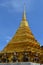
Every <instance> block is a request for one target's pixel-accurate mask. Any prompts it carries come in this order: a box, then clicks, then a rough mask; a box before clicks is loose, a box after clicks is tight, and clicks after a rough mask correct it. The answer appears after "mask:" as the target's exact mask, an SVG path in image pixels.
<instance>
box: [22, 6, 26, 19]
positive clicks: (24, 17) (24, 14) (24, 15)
mask: <svg viewBox="0 0 43 65" xmlns="http://www.w3.org/2000/svg"><path fill="white" fill-rule="evenodd" d="M22 20H26V11H25V5H24V12H23V18H22Z"/></svg>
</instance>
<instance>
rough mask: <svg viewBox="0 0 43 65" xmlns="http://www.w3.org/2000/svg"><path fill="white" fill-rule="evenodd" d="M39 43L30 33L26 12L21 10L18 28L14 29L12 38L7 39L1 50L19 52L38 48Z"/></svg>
mask: <svg viewBox="0 0 43 65" xmlns="http://www.w3.org/2000/svg"><path fill="white" fill-rule="evenodd" d="M39 47H40V45H39V43H38V42H37V40H36V39H35V37H34V35H33V34H32V32H31V30H30V27H29V26H28V22H27V19H26V12H25V10H24V12H23V18H22V21H21V23H20V26H19V28H18V30H17V31H16V33H15V35H14V36H13V38H12V39H11V40H10V41H9V43H8V44H7V46H6V47H5V48H4V49H3V52H10V51H11V52H12V51H16V52H20V51H24V50H29V49H30V50H31V49H34V48H35V49H36V48H39Z"/></svg>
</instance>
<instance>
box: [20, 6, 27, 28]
mask: <svg viewBox="0 0 43 65" xmlns="http://www.w3.org/2000/svg"><path fill="white" fill-rule="evenodd" d="M24 26H28V22H27V20H26V10H25V5H24V11H23V17H22V21H21V23H20V27H24Z"/></svg>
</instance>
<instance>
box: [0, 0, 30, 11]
mask: <svg viewBox="0 0 43 65" xmlns="http://www.w3.org/2000/svg"><path fill="white" fill-rule="evenodd" d="M24 3H25V5H26V8H29V7H30V4H31V0H5V1H4V2H2V3H0V6H2V7H7V8H8V9H9V10H16V11H21V10H22V9H23V8H24Z"/></svg>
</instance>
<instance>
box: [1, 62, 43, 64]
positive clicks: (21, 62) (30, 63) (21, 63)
mask: <svg viewBox="0 0 43 65" xmlns="http://www.w3.org/2000/svg"><path fill="white" fill-rule="evenodd" d="M0 65H43V64H38V63H30V62H25V63H24V62H19V63H18V62H17V63H0Z"/></svg>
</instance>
